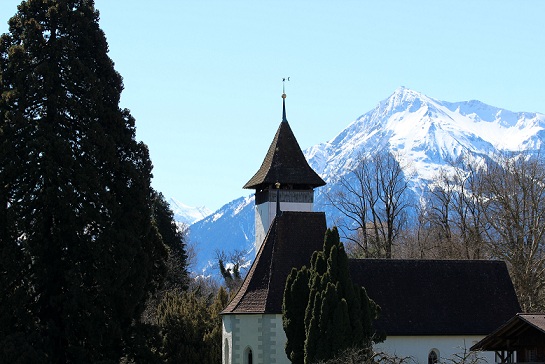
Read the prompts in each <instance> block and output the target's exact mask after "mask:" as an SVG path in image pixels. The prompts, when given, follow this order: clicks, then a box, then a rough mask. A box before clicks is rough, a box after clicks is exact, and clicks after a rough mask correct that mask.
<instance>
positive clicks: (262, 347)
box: [222, 314, 290, 364]
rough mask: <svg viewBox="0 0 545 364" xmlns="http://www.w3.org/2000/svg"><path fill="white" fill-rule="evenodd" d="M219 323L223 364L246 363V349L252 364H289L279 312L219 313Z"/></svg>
mask: <svg viewBox="0 0 545 364" xmlns="http://www.w3.org/2000/svg"><path fill="white" fill-rule="evenodd" d="M222 322H223V341H224V345H223V349H222V350H223V355H222V358H223V361H222V363H223V364H239V363H240V364H247V361H248V358H247V355H248V350H249V349H251V350H252V358H253V363H271V364H290V361H289V360H288V358H287V357H286V354H285V352H284V344H285V342H286V334H285V333H284V328H283V327H282V315H273V314H245V315H223V317H222Z"/></svg>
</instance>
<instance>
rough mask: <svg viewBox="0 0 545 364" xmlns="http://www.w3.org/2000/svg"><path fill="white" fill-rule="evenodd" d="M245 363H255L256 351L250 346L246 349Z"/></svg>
mask: <svg viewBox="0 0 545 364" xmlns="http://www.w3.org/2000/svg"><path fill="white" fill-rule="evenodd" d="M244 364H254V353H253V352H252V348H251V347H249V346H248V347H247V348H246V350H244Z"/></svg>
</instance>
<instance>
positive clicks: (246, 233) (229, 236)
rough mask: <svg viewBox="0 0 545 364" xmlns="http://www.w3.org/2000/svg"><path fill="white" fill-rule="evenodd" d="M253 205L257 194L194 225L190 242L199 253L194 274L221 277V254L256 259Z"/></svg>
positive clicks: (190, 233) (191, 227)
mask: <svg viewBox="0 0 545 364" xmlns="http://www.w3.org/2000/svg"><path fill="white" fill-rule="evenodd" d="M253 206H254V196H253V195H252V196H248V197H241V198H238V199H236V200H234V201H231V202H229V203H228V204H226V205H224V206H223V207H221V208H220V209H219V210H218V211H216V212H214V213H212V214H210V215H209V216H207V217H206V218H204V219H203V220H200V221H198V222H196V223H194V224H193V225H191V226H190V228H189V242H190V244H192V245H193V246H194V247H195V250H196V254H197V262H196V267H195V272H194V273H196V274H199V275H200V274H202V275H210V274H212V275H217V274H218V272H219V271H218V270H217V267H216V266H215V264H216V256H217V253H218V252H222V251H223V252H225V253H227V254H228V253H229V252H233V251H235V250H239V251H245V252H246V253H247V254H248V256H249V257H252V258H253V256H254V251H253V243H254V223H255V221H254V208H253ZM226 263H229V262H226Z"/></svg>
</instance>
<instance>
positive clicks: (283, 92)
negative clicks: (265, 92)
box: [282, 77, 290, 122]
mask: <svg viewBox="0 0 545 364" xmlns="http://www.w3.org/2000/svg"><path fill="white" fill-rule="evenodd" d="M289 80H290V78H289V77H284V78H282V122H287V121H288V119H287V118H286V81H289Z"/></svg>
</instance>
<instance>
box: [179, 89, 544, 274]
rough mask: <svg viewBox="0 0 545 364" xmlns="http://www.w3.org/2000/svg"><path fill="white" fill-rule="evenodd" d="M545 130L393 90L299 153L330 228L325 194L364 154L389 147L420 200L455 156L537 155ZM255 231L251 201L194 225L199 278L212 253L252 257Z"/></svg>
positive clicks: (470, 106)
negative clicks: (313, 175) (315, 178)
mask: <svg viewBox="0 0 545 364" xmlns="http://www.w3.org/2000/svg"><path fill="white" fill-rule="evenodd" d="M544 130H545V115H544V114H541V113H529V112H512V111H509V110H506V109H502V108H498V107H495V106H490V105H487V104H485V103H482V102H480V101H477V100H470V101H461V102H447V101H441V100H437V99H434V98H431V97H428V96H426V95H424V94H422V93H419V92H417V91H414V90H411V89H408V88H405V87H399V88H398V89H396V90H395V91H394V93H393V94H392V95H390V96H389V97H388V98H387V99H384V100H382V101H380V102H379V103H378V104H377V106H376V107H375V108H373V109H372V110H369V111H368V112H366V113H364V114H362V115H361V116H359V117H358V118H356V119H355V120H354V121H352V122H351V123H350V124H349V125H348V126H346V127H345V128H344V129H342V130H341V131H340V132H339V133H338V134H337V135H336V136H334V137H333V138H332V139H330V140H329V141H326V142H322V143H319V144H317V145H314V146H312V147H310V148H308V149H306V150H305V151H304V154H305V157H306V158H307V160H308V162H309V165H310V166H311V167H312V168H313V169H314V170H315V171H316V172H317V173H318V174H319V175H320V177H322V178H323V179H324V180H325V181H326V182H327V183H328V185H326V186H325V187H322V188H318V189H317V190H316V198H315V210H316V211H319V210H321V211H325V212H326V215H328V223H329V224H330V223H331V221H332V220H334V219H333V218H330V217H332V216H334V214H335V212H334V211H333V210H332V208H331V207H327V204H326V203H325V196H324V193H326V191H328V190H331V189H334V188H337V187H338V186H337V187H336V181H338V179H339V177H340V176H342V175H343V174H345V173H348V172H349V171H350V170H351V169H353V168H354V167H355V165H356V163H357V162H358V157H359V156H361V155H363V154H372V153H375V152H377V151H380V150H384V149H385V148H387V149H388V150H389V151H390V152H392V153H393V154H394V155H395V156H396V158H402V159H403V165H407V166H410V168H412V169H414V172H415V173H414V174H413V173H408V175H410V176H411V177H410V184H411V186H412V187H411V189H412V190H413V192H414V193H415V195H418V194H421V193H423V191H424V190H425V189H426V188H427V186H428V185H429V184H430V183H431V181H432V180H433V177H434V175H437V172H438V170H439V169H441V168H450V167H449V161H454V160H456V159H457V158H459V157H460V156H461V155H471V156H473V157H474V158H484V157H493V155H494V153H496V152H498V151H499V152H504V151H522V150H538V149H539V148H541V146H542V140H543V138H544V137H545V131H544ZM272 137H273V136H272V135H271V140H272ZM296 137H297V135H296ZM257 167H259V166H256V168H257ZM243 180H245V177H244V176H241V181H243ZM253 224H254V209H253V196H248V197H241V198H239V199H236V200H233V201H231V202H229V203H227V204H226V205H224V206H223V207H222V208H220V209H219V210H217V211H216V212H214V213H213V214H211V215H210V216H208V217H206V218H204V219H202V220H200V221H198V222H196V223H194V224H192V225H191V226H190V240H191V241H193V242H194V244H197V245H198V246H199V253H198V263H197V270H198V272H199V274H207V272H208V273H210V268H211V267H213V260H214V255H215V251H218V250H223V251H227V252H228V251H232V250H235V249H236V250H246V251H248V252H249V259H251V258H253V252H252V249H253V234H254V232H253V228H254V226H253Z"/></svg>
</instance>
